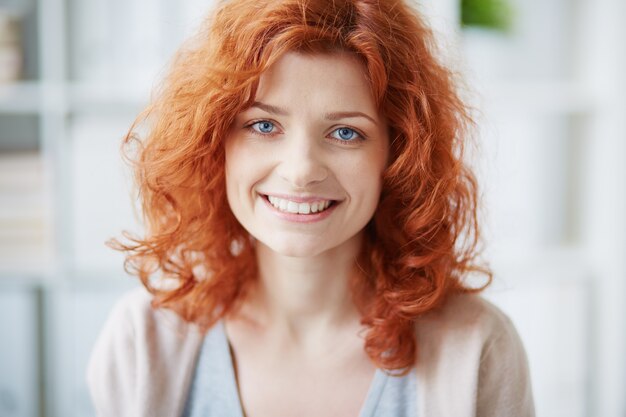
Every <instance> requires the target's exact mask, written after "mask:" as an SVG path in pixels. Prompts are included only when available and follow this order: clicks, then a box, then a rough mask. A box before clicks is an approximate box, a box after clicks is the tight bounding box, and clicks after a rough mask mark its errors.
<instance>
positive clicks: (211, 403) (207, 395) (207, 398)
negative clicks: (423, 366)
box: [183, 322, 417, 417]
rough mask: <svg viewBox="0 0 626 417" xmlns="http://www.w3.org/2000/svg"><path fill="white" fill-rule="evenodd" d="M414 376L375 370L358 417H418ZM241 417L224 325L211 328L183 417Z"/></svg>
mask: <svg viewBox="0 0 626 417" xmlns="http://www.w3.org/2000/svg"><path fill="white" fill-rule="evenodd" d="M416 379H417V378H416V373H415V372H409V373H407V374H406V375H405V376H392V375H389V374H387V373H385V372H384V371H382V370H380V369H377V370H376V372H375V374H374V379H373V380H372V383H371V385H370V387H369V390H368V392H367V397H366V398H365V402H364V403H363V406H362V408H361V412H360V413H359V416H358V417H409V416H411V417H415V416H417V381H416ZM218 416H219V417H244V413H243V409H242V407H241V401H240V399H239V392H238V389H237V382H236V378H235V370H234V368H233V360H232V357H231V353H230V346H229V343H228V339H227V337H226V332H225V331H224V324H223V323H222V322H218V323H217V324H216V325H215V326H213V328H211V329H210V330H209V331H208V332H207V334H206V336H205V338H204V342H203V344H202V348H201V349H200V353H199V357H198V361H197V363H196V368H195V372H194V375H193V379H192V382H191V387H190V389H189V394H188V396H187V402H186V404H185V411H184V412H183V417H218Z"/></svg>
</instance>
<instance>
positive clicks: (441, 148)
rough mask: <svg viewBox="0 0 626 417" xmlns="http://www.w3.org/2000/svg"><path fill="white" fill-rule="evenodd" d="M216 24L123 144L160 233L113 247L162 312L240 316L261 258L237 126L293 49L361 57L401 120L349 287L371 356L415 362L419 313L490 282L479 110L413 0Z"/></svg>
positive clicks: (292, 2) (223, 9)
mask: <svg viewBox="0 0 626 417" xmlns="http://www.w3.org/2000/svg"><path fill="white" fill-rule="evenodd" d="M202 28H203V30H202V31H200V32H199V33H198V34H197V35H196V36H195V37H194V38H192V39H191V40H190V41H189V42H188V43H187V44H185V45H184V46H183V48H181V49H180V50H179V52H178V54H177V56H176V57H175V59H174V61H173V63H172V66H171V69H170V71H169V73H168V75H167V77H166V78H165V80H164V82H163V84H162V87H161V89H160V90H159V91H157V92H156V94H155V97H153V99H152V101H151V104H150V105H149V106H148V108H147V109H146V110H145V111H144V112H143V113H142V114H141V115H140V116H139V117H138V119H137V121H136V122H135V124H134V125H133V126H132V127H131V129H130V131H129V133H128V135H127V137H126V139H125V145H131V144H136V145H137V147H136V149H134V151H135V155H134V156H133V157H132V160H131V162H132V163H133V164H134V167H135V172H136V179H137V183H138V188H139V194H140V199H141V204H142V208H143V216H144V222H145V224H146V235H145V237H142V238H140V237H133V236H130V235H128V234H125V237H126V239H127V243H121V242H120V241H118V240H113V241H112V243H111V245H112V246H113V247H114V248H116V249H118V250H122V251H126V252H127V258H126V269H127V270H128V271H129V272H131V273H134V274H136V275H137V276H138V277H139V278H140V280H141V281H142V283H143V284H144V285H145V286H146V288H147V289H148V290H149V291H150V292H151V293H152V294H153V295H154V298H153V305H155V306H160V307H166V308H171V309H174V310H175V311H177V312H178V313H179V314H180V315H181V316H182V317H183V318H184V319H186V320H189V321H193V322H196V323H198V324H200V325H201V326H204V327H205V328H207V327H210V326H211V325H212V324H213V323H214V322H215V321H216V320H219V319H220V318H222V317H224V316H225V315H226V314H228V313H229V312H231V311H233V310H234V309H235V308H236V306H237V304H238V302H239V301H241V300H242V298H243V297H244V295H245V293H246V291H248V290H249V288H250V286H251V283H253V282H254V280H256V279H257V266H256V260H255V253H254V245H253V243H252V242H251V239H250V237H249V234H248V233H247V231H246V230H245V229H243V227H242V226H241V225H240V224H239V223H238V222H237V220H236V219H235V217H234V216H233V214H232V213H231V211H230V208H229V207H228V204H227V201H226V191H225V174H224V171H225V170H224V164H225V160H224V141H225V139H226V135H227V133H228V130H229V128H230V125H231V123H232V121H233V119H234V117H235V116H236V115H237V114H238V113H239V112H241V111H242V110H244V109H245V108H246V106H249V105H251V104H252V102H253V100H254V95H255V89H256V87H257V85H258V80H259V77H260V76H261V74H262V73H263V72H264V71H265V70H266V69H267V68H268V67H269V66H271V65H272V63H274V62H276V60H277V59H279V58H280V57H281V56H282V55H283V54H284V53H285V52H287V51H299V52H302V53H333V52H335V51H347V52H350V53H353V54H354V55H355V56H357V57H358V58H359V59H360V60H361V62H362V63H363V65H364V69H365V73H366V75H367V77H368V80H369V82H370V85H371V90H372V94H373V97H374V99H375V100H376V103H377V105H378V106H379V108H380V109H382V112H383V114H384V115H385V117H386V118H387V121H388V124H389V126H390V131H389V134H390V136H389V137H390V160H389V165H388V168H387V169H386V171H385V172H384V174H383V190H382V194H381V198H380V202H379V206H378V208H377V211H376V213H375V214H374V217H373V219H372V220H371V221H370V223H369V224H368V225H367V229H366V232H367V233H366V239H365V242H364V245H363V250H362V253H361V255H360V257H359V259H358V266H359V267H360V270H361V271H362V274H361V275H360V276H358V277H357V278H355V279H353V280H352V282H351V286H352V290H353V295H354V299H355V302H356V303H357V305H358V306H359V308H360V309H361V311H362V314H363V323H365V324H366V325H367V326H368V332H367V334H366V336H365V351H366V352H367V354H368V355H369V356H370V358H371V359H372V360H373V362H374V363H375V364H376V365H377V366H379V367H381V368H384V369H387V370H400V371H402V370H405V371H406V370H408V368H409V367H410V366H411V365H413V364H414V363H415V360H416V359H415V358H416V349H417V346H416V341H415V338H414V333H413V332H414V330H413V329H414V328H413V325H414V322H415V320H416V319H417V318H418V317H419V316H421V315H423V314H426V313H427V312H429V311H431V310H433V309H436V308H438V307H440V306H441V305H442V304H443V303H444V302H445V300H446V299H447V298H448V297H449V296H450V295H451V294H454V293H459V292H468V291H477V290H480V289H481V288H478V289H475V288H470V287H469V286H467V285H465V284H464V282H463V279H464V277H465V276H466V275H467V274H468V273H471V272H480V273H484V274H485V275H486V276H487V284H488V283H489V282H490V280H491V273H490V271H489V270H488V269H487V268H485V267H481V266H479V265H478V264H477V262H476V258H477V252H478V251H477V242H478V239H479V233H478V225H477V218H476V217H477V215H476V212H477V206H476V201H477V191H476V182H475V180H474V177H473V175H472V173H471V171H470V170H469V169H468V168H467V166H466V165H465V164H464V162H463V141H464V140H465V139H466V137H467V135H468V132H469V128H470V127H471V119H470V117H469V115H468V110H467V108H466V107H465V105H464V104H463V103H462V101H461V100H460V99H459V97H458V93H457V91H456V87H455V84H454V82H453V76H452V74H451V72H450V71H449V70H448V69H446V68H445V67H443V66H442V65H441V64H440V63H439V62H438V60H437V59H436V56H435V48H434V45H433V37H432V34H431V32H430V30H429V29H428V28H427V26H426V25H425V24H424V22H423V21H422V19H421V17H420V16H419V15H418V14H417V13H416V12H415V11H414V10H412V9H411V8H410V7H408V6H407V5H406V4H405V3H404V2H402V1H400V0H232V1H226V2H222V3H221V4H220V5H219V7H218V8H217V9H216V10H215V12H214V13H213V14H212V15H211V17H209V18H208V20H207V21H206V22H205V23H204V25H203V26H202ZM143 124H148V131H147V134H146V136H145V138H143V139H141V140H140V139H138V133H137V131H138V128H139V126H141V125H143ZM156 273H159V278H155V274H156ZM155 280H156V281H157V282H158V283H159V284H158V285H157V284H155ZM163 280H167V281H169V282H171V283H172V284H173V285H163V283H162V281H163ZM487 284H485V286H486V285H487ZM482 288H484V287H482Z"/></svg>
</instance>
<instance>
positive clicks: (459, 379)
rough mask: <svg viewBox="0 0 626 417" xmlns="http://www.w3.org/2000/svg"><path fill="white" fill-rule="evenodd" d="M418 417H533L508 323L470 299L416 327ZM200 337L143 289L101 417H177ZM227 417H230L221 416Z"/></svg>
mask: <svg viewBox="0 0 626 417" xmlns="http://www.w3.org/2000/svg"><path fill="white" fill-rule="evenodd" d="M416 338H417V342H418V359H417V366H416V372H417V377H418V392H417V393H416V394H417V395H418V397H417V402H418V404H419V416H420V417H496V416H499V417H531V416H534V407H533V399H532V393H531V388H530V380H529V374H528V366H527V363H526V355H525V353H524V348H523V347H522V344H521V341H520V339H519V337H518V335H517V333H516V331H515V329H514V327H513V325H512V324H511V322H510V320H509V319H508V318H507V317H506V316H505V315H504V314H503V313H502V312H501V311H500V310H498V309H497V308H496V307H494V306H493V305H492V304H490V303H488V302H487V301H485V300H483V299H482V298H480V297H478V296H475V295H460V296H455V297H454V298H452V299H451V300H450V301H449V302H448V303H447V304H446V306H445V308H443V309H441V310H440V311H438V312H436V313H431V314H429V315H428V316H426V317H423V318H420V319H419V320H418V322H417V323H416ZM202 340H203V336H202V334H201V333H200V332H199V330H198V328H197V327H196V326H195V325H193V324H188V323H185V322H183V321H182V320H181V319H180V318H179V317H178V316H177V315H176V314H175V313H173V312H172V311H169V310H164V309H157V310H155V309H153V308H151V306H150V295H149V294H148V293H147V292H146V291H145V290H144V289H143V288H142V289H138V290H134V291H132V292H130V293H129V294H127V295H126V296H124V297H123V298H122V299H121V300H120V301H119V302H118V304H117V305H116V306H115V308H114V309H113V311H112V313H111V315H110V317H109V319H108V321H107V322H106V324H105V326H104V329H103V330H102V333H101V334H100V336H99V338H98V340H97V342H96V345H95V347H94V349H93V353H92V356H91V360H90V362H89V366H88V370H87V381H88V385H89V389H90V391H91V396H92V399H93V403H94V406H95V408H96V411H97V415H98V416H99V417H161V416H163V417H179V416H180V415H181V414H182V411H183V407H184V404H185V401H186V399H187V392H188V389H189V384H190V381H191V377H192V375H193V371H194V367H195V362H196V357H197V354H198V352H199V348H200V346H201V344H202ZM225 417H227V416H225Z"/></svg>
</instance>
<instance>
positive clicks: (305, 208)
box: [267, 196, 330, 214]
mask: <svg viewBox="0 0 626 417" xmlns="http://www.w3.org/2000/svg"><path fill="white" fill-rule="evenodd" d="M267 199H268V200H269V202H270V203H271V204H272V205H273V206H274V207H276V208H277V209H279V210H280V211H286V212H288V213H294V214H310V213H319V212H321V211H324V210H326V209H327V208H328V206H330V200H324V201H316V202H314V203H296V202H295V201H290V200H285V199H282V198H278V197H274V196H268V197H267Z"/></svg>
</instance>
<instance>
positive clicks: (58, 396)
mask: <svg viewBox="0 0 626 417" xmlns="http://www.w3.org/2000/svg"><path fill="white" fill-rule="evenodd" d="M211 4H212V0H177V1H175V0H0V417H9V416H10V417H18V416H19V417H35V416H38V417H42V416H62V417H72V416H76V417H78V416H81V417H82V416H93V415H94V413H93V410H92V408H91V404H90V400H89V397H88V393H87V391H86V387H85V383H84V373H85V365H86V362H87V359H88V356H89V352H90V349H91V346H92V344H93V342H94V340H95V338H96V336H97V334H98V332H99V330H100V327H101V325H102V323H103V321H104V319H105V318H106V316H107V314H108V311H109V309H110V308H111V306H112V305H113V303H114V301H115V299H116V298H117V297H118V296H119V295H120V294H121V293H122V292H124V291H126V290H127V289H129V288H131V287H133V286H135V285H137V284H136V281H135V280H134V279H133V278H129V277H128V276H126V275H125V274H124V272H123V268H122V261H123V258H122V256H121V255H120V254H118V253H115V252H113V251H112V250H110V249H108V248H107V247H105V245H104V242H105V241H106V240H107V239H109V238H110V237H113V236H119V234H120V232H121V231H122V230H131V231H138V230H141V229H140V226H139V222H138V220H137V217H136V215H135V213H134V211H133V203H134V202H135V200H136V198H135V195H134V194H133V193H132V181H131V177H130V175H129V172H128V170H127V169H126V168H125V167H124V165H123V163H122V161H121V158H120V156H119V145H120V140H121V138H122V136H123V135H124V133H125V132H126V130H127V129H128V127H129V126H130V123H131V122H132V120H133V119H134V117H135V116H136V114H137V113H138V112H139V111H140V110H141V109H142V107H143V106H144V105H145V104H146V102H147V100H148V98H149V96H150V90H151V88H152V87H153V86H154V85H156V84H157V81H158V78H159V77H160V76H161V75H162V74H163V71H164V69H165V68H166V65H167V62H168V60H169V59H170V57H171V55H172V53H173V52H174V51H175V49H176V47H177V46H178V45H179V44H180V42H181V41H182V40H183V39H184V38H185V37H186V36H188V35H189V34H191V33H193V31H194V29H195V28H196V27H197V25H198V23H199V22H200V20H201V18H202V16H203V15H204V14H205V13H206V11H207V9H208V8H209V7H210V6H211ZM417 7H419V8H421V9H422V10H423V11H424V13H426V14H427V15H428V17H429V19H430V20H431V22H432V25H433V28H434V29H435V31H436V32H437V33H438V34H439V40H440V47H441V52H442V59H445V60H446V61H447V62H448V63H449V65H451V66H452V67H453V68H454V69H455V70H456V71H457V72H459V73H460V74H462V75H463V77H464V79H465V81H466V83H465V84H466V88H465V90H466V91H464V94H466V96H467V100H468V101H469V102H470V103H472V105H473V106H474V108H475V109H476V110H475V117H476V120H477V121H478V124H479V126H480V130H479V132H478V133H477V141H476V142H477V144H478V146H477V147H476V148H471V149H470V151H471V152H470V153H471V157H472V163H473V164H474V166H475V167H476V171H477V173H478V176H479V180H480V183H481V186H482V194H483V205H484V213H483V223H484V233H485V241H486V251H485V257H486V258H487V259H488V260H489V261H490V262H491V265H492V267H493V269H494V272H495V280H494V283H493V285H492V286H491V287H490V288H489V289H488V291H487V292H486V296H487V297H488V298H489V299H491V300H493V301H494V302H495V303H497V304H498V305H499V306H500V307H501V308H502V309H504V310H505V311H506V312H507V313H508V314H509V315H510V316H511V317H512V319H513V321H514V322H515V324H516V326H517V328H518V330H519V332H520V334H521V336H522V339H523V341H524V343H525V345H526V348H527V351H528V356H529V360H530V367H531V374H532V379H533V386H534V393H535V399H536V406H537V415H538V416H540V417H558V416H564V417H565V416H567V417H583V416H598V417H618V416H626V402H625V401H624V398H625V397H626V395H625V394H626V384H625V379H626V361H625V359H624V358H625V357H626V343H625V341H626V307H625V305H626V261H625V260H626V216H625V215H626V169H625V164H624V162H626V122H625V119H626V117H625V116H626V82H625V77H624V74H626V48H625V47H624V41H625V40H626V29H625V27H626V25H624V24H623V21H624V20H625V19H626V2H624V1H623V0H543V1H541V0H436V1H426V0H422V1H421V2H419V4H418V5H417Z"/></svg>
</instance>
